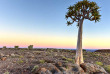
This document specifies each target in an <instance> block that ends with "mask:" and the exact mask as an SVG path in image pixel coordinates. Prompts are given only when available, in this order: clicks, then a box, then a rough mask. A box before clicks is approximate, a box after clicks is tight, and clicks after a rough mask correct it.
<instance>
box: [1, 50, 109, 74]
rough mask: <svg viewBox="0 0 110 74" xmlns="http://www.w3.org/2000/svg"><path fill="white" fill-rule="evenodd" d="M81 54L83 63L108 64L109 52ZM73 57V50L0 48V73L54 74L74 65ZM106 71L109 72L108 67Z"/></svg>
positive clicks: (103, 65) (104, 65)
mask: <svg viewBox="0 0 110 74" xmlns="http://www.w3.org/2000/svg"><path fill="white" fill-rule="evenodd" d="M83 54H84V61H85V63H92V64H98V65H100V66H102V67H104V68H106V66H109V65H110V53H105V52H104V53H103V52H86V51H84V53H83ZM74 58H75V51H74V50H64V49H32V50H29V49H14V48H10V49H0V74H39V72H40V71H47V73H45V74H51V73H49V71H51V72H52V74H53V73H54V74H55V72H56V71H57V72H60V71H61V70H67V69H68V68H69V66H76V65H74ZM83 66H84V65H83ZM60 67H61V68H60ZM59 68H60V69H59ZM75 70H76V69H75ZM78 70H79V68H78ZM82 71H84V70H82ZM107 71H108V72H109V68H107ZM56 74H58V73H56ZM59 74H62V73H59ZM63 74H66V73H63ZM68 74H74V73H68ZM76 74H77V73H76Z"/></svg>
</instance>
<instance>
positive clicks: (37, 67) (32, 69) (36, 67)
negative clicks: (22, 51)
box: [31, 65, 39, 72]
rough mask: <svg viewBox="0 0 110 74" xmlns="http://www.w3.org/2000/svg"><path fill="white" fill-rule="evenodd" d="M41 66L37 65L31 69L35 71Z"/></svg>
mask: <svg viewBox="0 0 110 74" xmlns="http://www.w3.org/2000/svg"><path fill="white" fill-rule="evenodd" d="M38 67H39V66H38V65H35V66H34V68H33V69H32V70H31V72H33V71H34V70H35V69H37V68H38Z"/></svg>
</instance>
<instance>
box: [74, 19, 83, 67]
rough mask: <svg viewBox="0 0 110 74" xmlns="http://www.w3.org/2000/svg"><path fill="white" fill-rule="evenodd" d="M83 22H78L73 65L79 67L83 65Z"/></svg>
mask: <svg viewBox="0 0 110 74" xmlns="http://www.w3.org/2000/svg"><path fill="white" fill-rule="evenodd" d="M83 20H84V19H82V20H80V21H79V31H78V39H77V49H76V57H75V63H76V64H78V65H80V64H81V63H84V61H83V51H82V28H83Z"/></svg>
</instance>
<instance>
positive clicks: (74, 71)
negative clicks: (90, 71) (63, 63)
mask: <svg viewBox="0 0 110 74" xmlns="http://www.w3.org/2000/svg"><path fill="white" fill-rule="evenodd" d="M67 73H70V74H85V73H84V70H83V69H82V68H81V67H80V66H79V65H77V64H74V65H72V66H71V67H69V68H68V69H67Z"/></svg>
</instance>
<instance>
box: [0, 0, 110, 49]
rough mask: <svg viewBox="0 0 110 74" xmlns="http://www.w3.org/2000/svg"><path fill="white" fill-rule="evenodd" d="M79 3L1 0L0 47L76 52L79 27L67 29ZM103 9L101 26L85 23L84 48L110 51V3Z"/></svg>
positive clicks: (68, 0) (103, 3) (104, 3)
mask: <svg viewBox="0 0 110 74" xmlns="http://www.w3.org/2000/svg"><path fill="white" fill-rule="evenodd" d="M77 1H79V0H0V47H2V46H7V47H13V46H15V45H19V46H20V47H27V46H28V45H31V44H32V45H34V47H46V48H49V47H50V48H76V43H77V33H78V28H77V27H76V23H74V24H73V25H72V26H67V25H66V19H65V14H66V12H67V7H68V6H70V5H73V4H74V3H76V2H77ZM90 1H96V3H97V4H98V5H99V6H100V7H101V9H100V10H101V11H100V13H101V15H102V16H101V20H100V22H98V23H94V22H93V21H92V22H91V21H88V20H85V21H84V23H83V24H84V26H83V48H88V49H99V48H110V8H109V7H110V4H109V3H110V0H106V1H105V0H90Z"/></svg>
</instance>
